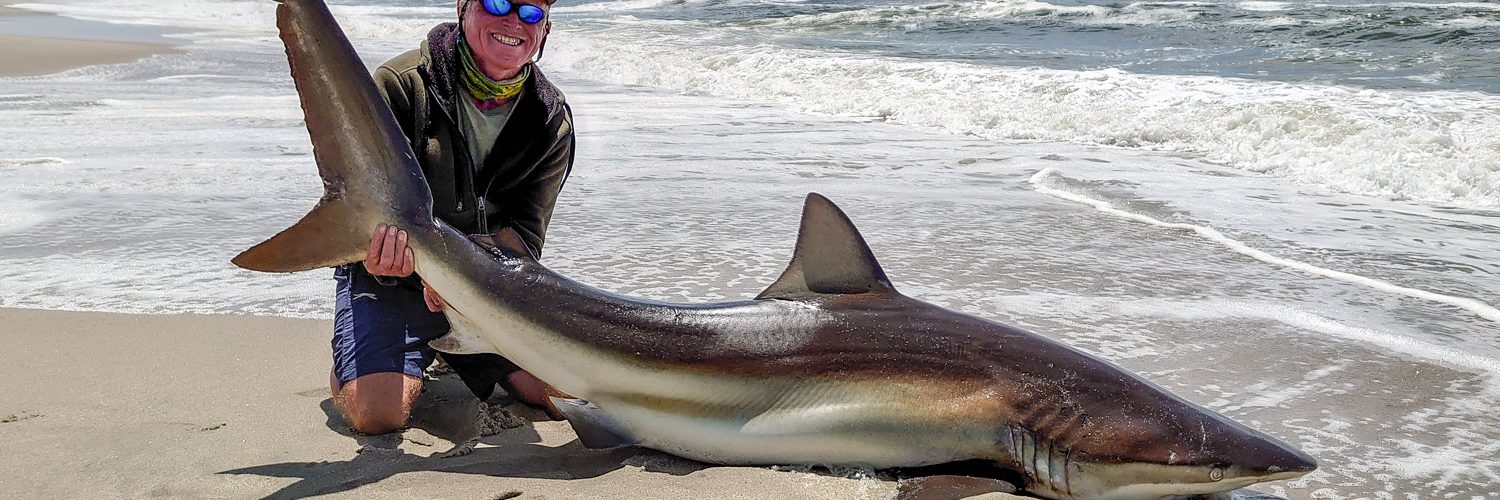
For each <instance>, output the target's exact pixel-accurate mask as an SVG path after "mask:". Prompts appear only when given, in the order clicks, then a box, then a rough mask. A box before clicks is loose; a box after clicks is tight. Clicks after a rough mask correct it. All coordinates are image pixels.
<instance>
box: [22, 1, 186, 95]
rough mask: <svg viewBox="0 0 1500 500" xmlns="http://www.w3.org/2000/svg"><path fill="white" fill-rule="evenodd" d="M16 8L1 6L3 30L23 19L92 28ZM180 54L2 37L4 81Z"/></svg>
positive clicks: (168, 49) (107, 43)
mask: <svg viewBox="0 0 1500 500" xmlns="http://www.w3.org/2000/svg"><path fill="white" fill-rule="evenodd" d="M14 4H15V2H7V3H4V4H0V28H4V27H5V25H6V24H8V23H10V22H13V20H15V19H16V18H22V17H37V18H47V19H48V20H49V21H51V22H52V24H60V25H61V26H63V27H71V26H75V25H76V26H77V27H78V28H79V29H87V26H88V24H90V23H89V22H87V21H77V20H72V21H71V22H70V21H69V18H67V17H65V16H58V15H55V14H51V13H47V12H38V11H32V10H26V9H19V8H16V7H12V6H11V5H14ZM0 33H5V32H4V31H0ZM57 35H65V34H64V33H57ZM178 50H180V49H178V48H177V47H175V46H173V45H171V44H168V43H142V42H137V41H123V40H99V39H83V38H73V37H68V36H37V35H32V34H24V35H18V34H0V78H10V77H31V76H43V75H50V74H56V73H61V72H64V71H69V70H74V69H78V68H84V67H89V66H97V65H103V64H122V63H130V62H135V61H139V60H141V59H145V58H147V57H150V56H153V55H158V54H168V53H172V52H177V51H178Z"/></svg>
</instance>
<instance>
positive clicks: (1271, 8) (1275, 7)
mask: <svg viewBox="0 0 1500 500" xmlns="http://www.w3.org/2000/svg"><path fill="white" fill-rule="evenodd" d="M1291 5H1292V4H1289V3H1286V2H1240V3H1239V7H1240V8H1241V9H1244V10H1253V11H1258V12H1276V11H1282V10H1287V8H1289V7H1291Z"/></svg>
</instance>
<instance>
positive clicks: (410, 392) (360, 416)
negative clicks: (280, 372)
mask: <svg viewBox="0 0 1500 500" xmlns="http://www.w3.org/2000/svg"><path fill="white" fill-rule="evenodd" d="M328 383H329V389H330V390H332V392H333V405H334V407H336V408H338V410H339V412H340V413H343V414H344V420H345V421H347V422H349V426H350V427H352V428H354V431H355V432H358V433H360V434H385V433H387V432H391V431H395V430H397V429H400V428H401V427H402V426H404V425H406V419H407V417H409V416H410V415H411V408H412V405H413V404H414V403H415V402H416V400H417V395H418V394H420V393H421V392H422V379H421V378H419V377H413V376H410V375H407V374H405V373H399V372H385V373H371V374H369V375H363V376H360V377H357V378H355V379H354V380H350V381H349V382H348V383H346V384H343V385H342V386H341V385H340V384H339V381H338V378H336V377H335V376H334V375H333V374H332V373H329V381H328Z"/></svg>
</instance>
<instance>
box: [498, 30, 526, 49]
mask: <svg viewBox="0 0 1500 500" xmlns="http://www.w3.org/2000/svg"><path fill="white" fill-rule="evenodd" d="M490 37H492V38H494V39H495V41H497V42H500V43H503V44H506V45H509V46H512V47H515V46H519V45H521V39H520V38H512V37H508V36H505V35H502V34H499V33H495V34H493V35H490Z"/></svg>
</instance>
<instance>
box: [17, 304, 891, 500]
mask: <svg viewBox="0 0 1500 500" xmlns="http://www.w3.org/2000/svg"><path fill="white" fill-rule="evenodd" d="M0 325H4V326H3V327H0V343H3V344H4V345H5V348H4V349H0V394H4V395H5V397H3V398H0V443H5V445H4V448H5V450H6V453H0V497H3V498H39V497H46V498H56V497H67V498H76V497H90V498H100V497H103V498H116V497H131V498H134V497H145V496H167V497H196V498H203V497H233V498H244V497H266V496H275V497H302V496H308V495H317V494H327V493H339V494H342V496H355V495H357V496H360V497H422V498H433V497H441V498H486V499H488V498H509V497H508V496H507V495H510V494H512V493H519V497H520V498H601V497H616V498H725V497H735V496H739V497H755V498H889V497H890V496H891V495H892V494H893V493H894V491H895V487H896V486H895V484H894V483H892V482H889V481H878V480H872V479H865V480H853V479H845V478H842V477H830V476H826V475H818V474H809V473H802V472H785V471H775V470H771V469H769V468H757V467H706V466H703V465H701V464H697V463H695V462H690V461H686V460H682V459H678V458H674V457H671V456H667V455H663V454H660V453H656V452H652V451H646V450H639V449H619V450H609V451H595V450H588V449H584V448H582V447H581V446H580V445H579V444H578V442H577V441H576V439H575V436H574V434H573V433H572V430H571V429H570V428H569V427H568V426H567V425H566V424H564V423H560V422H537V423H534V424H533V423H526V424H524V425H523V426H521V427H517V428H513V429H508V430H504V431H501V432H500V433H498V434H495V435H493V436H489V437H485V438H482V439H481V441H480V444H479V445H478V447H477V449H475V451H474V452H473V453H472V454H469V455H467V456H462V457H456V458H439V457H438V455H439V454H441V453H443V452H445V451H448V450H450V449H451V448H452V447H453V446H454V443H455V442H463V441H466V440H468V439H470V438H471V437H475V436H476V435H477V434H478V429H477V426H476V425H475V422H476V419H475V418H473V415H475V413H476V412H477V411H478V409H479V408H480V404H479V402H478V401H475V400H474V399H473V397H472V396H470V395H469V393H468V392H467V390H466V389H463V388H462V385H461V384H460V383H458V382H457V381H456V380H442V381H439V382H436V383H433V384H430V386H431V389H430V390H429V391H427V393H426V394H424V396H423V402H422V403H421V405H420V407H419V408H418V409H417V411H416V413H415V415H414V417H413V420H412V422H411V424H412V426H413V428H411V429H408V430H406V431H405V432H403V433H400V434H390V435H385V436H373V437H371V436H356V435H352V434H350V433H349V432H348V431H347V430H346V428H345V427H344V425H343V424H342V422H341V421H340V420H339V419H338V418H337V417H336V414H334V413H333V412H332V411H331V402H330V400H329V398H328V387H327V379H328V366H329V346H328V331H329V323H328V322H326V321H308V320H290V319H280V318H261V317H241V316H136V315H119V314H102V313H73V312H55V311H36V310H16V309H0ZM512 408H514V407H512ZM516 411H517V414H518V415H522V416H527V417H532V418H536V417H540V415H538V414H536V413H533V412H529V411H526V410H525V409H520V408H517V409H516Z"/></svg>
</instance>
